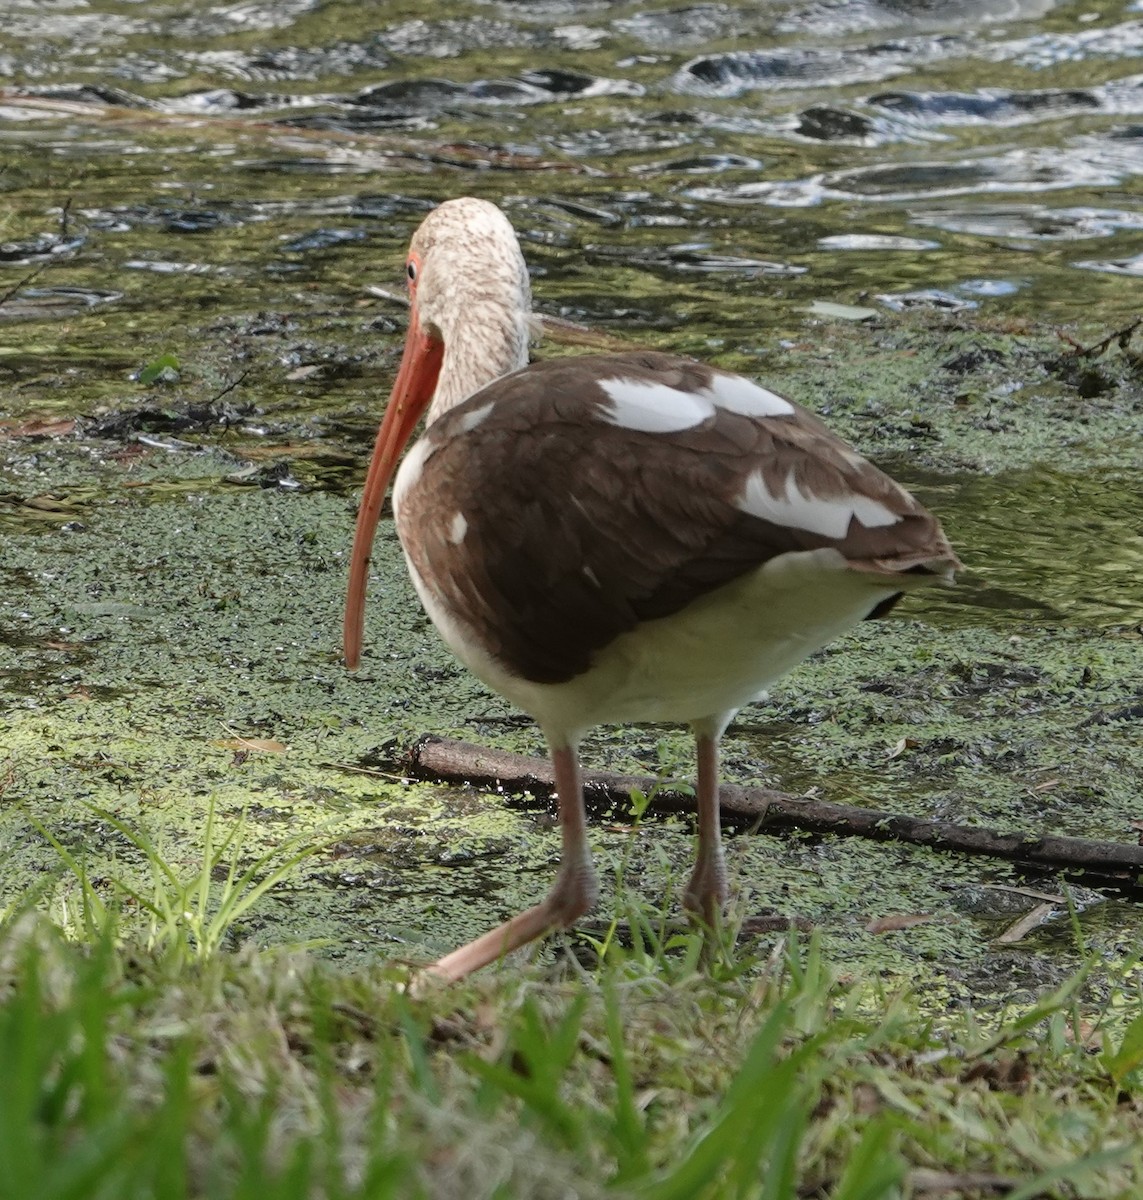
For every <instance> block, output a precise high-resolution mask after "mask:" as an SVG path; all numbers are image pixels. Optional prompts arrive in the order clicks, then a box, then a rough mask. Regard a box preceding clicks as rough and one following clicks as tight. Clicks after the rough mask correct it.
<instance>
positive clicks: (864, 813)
mask: <svg viewBox="0 0 1143 1200" xmlns="http://www.w3.org/2000/svg"><path fill="white" fill-rule="evenodd" d="M399 769H401V770H403V771H406V772H407V773H408V774H409V775H411V776H412V777H414V778H416V779H426V780H432V781H435V782H440V783H470V784H473V785H474V786H476V787H482V788H487V789H489V790H493V791H505V792H516V793H520V792H524V793H528V794H530V795H533V796H538V797H540V798H542V799H544V800H548V799H550V798H551V795H552V792H553V790H554V778H553V775H552V768H551V764H550V763H549V762H548V761H547V760H546V759H539V758H530V757H529V756H528V755H526V754H512V753H509V752H508V751H505V750H489V749H487V748H486V747H483V746H474V745H472V744H471V743H469V742H461V741H457V740H456V739H454V738H438V737H432V736H429V737H423V738H421V739H420V740H419V741H418V742H417V743H416V744H415V745H414V746H413V747H412V748H411V749H410V750H409V751H408V754H407V756H406V758H405V759H403V760H402V762H401V763H400V766H399ZM583 782H584V797H585V800H586V802H587V804H588V805H589V806H590V807H592V808H595V809H601V808H604V809H606V808H611V807H613V806H615V805H617V804H619V805H626V804H627V802H628V798H629V796H630V793H631V790H632V789H633V788H638V789H639V790H640V791H643V792H649V791H651V790H652V789H657V790H656V791H655V808H656V809H658V810H659V811H665V812H686V813H690V812H694V807H695V802H694V797H693V796H690V795H687V794H686V793H684V792H679V791H675V790H672V789H671V788H670V787H669V786H668V787H663V786H661V783H660V781H659V780H656V779H653V778H651V777H643V776H635V775H618V774H615V773H613V772H609V771H601V772H591V773H587V774H585V775H584V780H583ZM719 799H720V803H721V808H722V817H723V820H724V821H730V822H733V823H735V824H740V825H741V824H752V825H755V826H757V827H758V828H760V829H765V830H766V831H770V830H774V829H787V828H793V829H805V830H810V831H812V832H814V833H834V834H842V835H848V836H851V837H864V838H872V839H873V840H874V841H879V842H890V841H899V842H910V843H912V844H913V845H918V846H931V847H932V848H933V849H935V850H951V851H955V852H957V853H960V854H980V855H986V856H988V857H991V858H1004V859H1009V860H1011V861H1014V862H1019V863H1023V864H1026V865H1028V866H1033V867H1037V868H1040V869H1041V870H1048V871H1076V870H1084V871H1090V872H1093V873H1094V874H1096V875H1099V876H1100V877H1102V878H1104V879H1107V880H1108V881H1110V882H1112V883H1114V884H1115V885H1116V886H1118V887H1124V888H1134V887H1136V886H1139V885H1140V879H1139V873H1140V872H1141V871H1143V846H1138V845H1129V844H1127V843H1124V842H1102V841H1095V840H1092V839H1090V838H1076V837H1057V836H1054V835H1050V834H1048V835H1044V836H1042V837H1034V836H1031V835H1029V834H1024V833H1000V832H999V831H997V830H994V829H984V828H978V827H976V826H968V825H956V824H954V823H953V822H952V821H926V820H923V819H920V818H917V817H907V816H903V815H901V814H899V813H890V812H884V811H878V810H877V809H869V808H857V807H855V806H854V805H851V804H833V803H830V802H828V801H825V800H811V799H806V798H803V797H798V796H790V795H787V794H786V793H785V792H775V791H771V790H770V789H768V788H757V787H740V786H739V785H737V784H732V783H724V784H723V785H722V788H721V791H720V795H719Z"/></svg>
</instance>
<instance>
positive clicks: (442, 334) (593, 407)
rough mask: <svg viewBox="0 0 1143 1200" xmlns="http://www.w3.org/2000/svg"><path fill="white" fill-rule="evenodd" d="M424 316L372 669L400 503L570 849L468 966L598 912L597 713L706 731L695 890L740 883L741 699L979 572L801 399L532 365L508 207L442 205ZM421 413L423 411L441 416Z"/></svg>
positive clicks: (360, 618) (351, 653)
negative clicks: (733, 744)
mask: <svg viewBox="0 0 1143 1200" xmlns="http://www.w3.org/2000/svg"><path fill="white" fill-rule="evenodd" d="M406 274H407V277H408V288H409V298H410V318H409V329H408V334H407V337H406V339H405V348H404V354H403V357H402V359H401V364H400V368H399V370H398V372H397V379H396V382H395V384H394V386H393V392H392V395H391V396H390V399H389V404H388V407H387V408H386V410H385V415H384V419H383V420H382V422H381V427H380V430H379V432H378V434H377V441H376V445H375V447H374V450H373V458H372V461H371V462H370V465H369V472H368V476H367V478H366V482H365V490H364V493H363V496H362V501H361V507H360V511H359V514H358V518H357V530H356V535H355V538H354V543H353V553H352V560H351V566H350V577H349V591H348V597H347V601H346V608H345V660H346V663H347V665H348V666H349V667H350V668H354V667H356V665H357V663H358V661H359V658H360V655H361V644H362V630H363V625H364V604H365V585H366V576H367V573H368V567H369V556H370V552H371V548H372V545H373V537H374V532H375V530H376V526H377V520H378V516H379V514H380V511H381V505H382V502H383V500H384V497H385V493H386V490H387V488H388V485H389V481H390V479H391V477H392V475H393V472H394V468H395V467H396V465H397V462H398V460H399V459H400V457H401V453H402V450H403V449H404V447H405V445H406V443H407V442H408V441H409V438H410V437H411V435H412V433H413V430H414V429H415V427H416V426H417V423H418V422H419V421H420V419H421V417H422V415H425V416H426V422H425V431H424V434H423V435H422V437H421V438H420V440H419V441H417V442H416V444H415V445H414V446H413V448H412V449H411V450H410V451H409V453H408V454H407V455H406V456H405V458H404V461H403V462H402V463H401V466H400V470H398V471H397V476H396V483H395V486H394V489H393V512H394V516H395V519H396V526H397V534H398V537H399V538H400V541H401V545H402V547H403V549H404V552H405V559H406V561H407V563H408V567H409V573H410V575H411V576H412V580H413V585H414V587H415V588H416V590H417V593H418V595H419V596H420V599H421V603H422V604H423V605H424V607H425V610H426V611H427V612H428V614H429V616H430V617H431V618H432V621H433V623H434V624H435V625H436V627H437V629H438V631H439V632H440V635H441V637H442V638H443V639H444V640H445V642H446V643H447V644H448V646H449V647H450V648H451V649H452V651H453V653H454V654H456V656H457V657H458V658H459V659H460V660H461V662H463V663H464V664H465V666H467V667H468V669H469V670H470V671H472V672H473V673H474V674H475V675H476V676H477V677H478V678H480V679H481V680H483V681H484V683H486V684H487V685H488V686H489V687H490V688H492V689H493V690H494V691H496V692H499V693H500V694H501V695H502V696H504V697H506V698H507V699H508V700H510V701H511V702H512V703H513V704H514V705H516V706H518V707H519V708H521V709H523V711H524V712H526V713H528V714H530V715H531V716H532V717H533V718H534V719H535V720H536V721H537V722H538V724H539V725H540V728H541V729H542V730H543V733H544V736H545V738H546V739H547V743H548V746H549V748H550V750H551V755H552V760H553V765H554V769H555V775H556V784H557V792H558V797H559V822H560V829H561V834H562V858H561V865H560V869H559V874H558V876H557V878H556V881H555V884H554V886H553V888H552V890H551V892H550V893H549V895H548V896H547V898H546V899H544V900H542V901H541V902H540V903H539V904H537V905H535V906H534V907H532V908H529V909H527V910H526V911H524V912H522V913H520V914H519V915H517V916H514V917H512V919H511V920H509V921H506V922H505V923H504V924H503V925H500V926H498V927H497V928H496V929H493V930H492V931H491V932H489V933H486V934H484V935H483V936H482V937H478V938H477V939H476V940H475V941H472V942H470V943H469V944H467V945H465V946H462V947H461V948H460V949H458V950H454V951H453V952H452V953H450V954H446V955H445V956H444V957H443V958H441V959H440V960H439V961H437V962H436V963H434V964H433V965H432V967H431V968H430V970H431V971H432V972H433V973H435V974H436V975H439V976H442V977H444V978H446V979H450V980H452V979H459V978H461V977H462V976H465V975H467V974H468V973H469V972H471V971H475V970H477V969H479V968H480V967H483V966H485V965H486V964H488V963H490V962H494V961H495V960H497V959H498V958H500V957H501V956H502V955H504V954H507V953H508V952H509V951H512V950H514V949H516V948H517V947H519V946H522V945H524V944H525V943H526V942H529V941H531V940H532V939H534V938H537V937H540V936H541V935H543V934H545V933H547V932H549V931H551V930H553V929H557V928H560V927H565V926H568V925H571V924H573V923H574V922H575V921H576V920H577V918H579V917H580V916H582V915H583V914H584V913H586V912H587V911H588V910H589V909H590V908H591V907H592V905H593V904H594V903H595V900H596V896H597V891H598V888H597V883H596V877H595V872H594V869H593V866H592V859H591V851H590V849H589V846H588V841H587V832H586V821H585V817H584V806H583V794H582V783H581V776H580V768H579V762H578V756H577V748H578V745H579V742H580V739H581V738H582V737H583V735H584V733H585V732H586V731H587V730H589V729H591V728H592V727H593V726H595V725H599V724H604V723H615V722H628V721H677V722H686V723H688V724H689V725H690V727H691V728H692V730H693V731H694V735H695V740H696V751H697V787H696V796H697V808H698V849H697V861H696V864H695V867H694V871H693V873H692V874H691V876H690V881H689V883H688V884H687V887H686V890H685V893H684V897H683V899H684V904H685V906H686V907H687V909H689V910H690V911H691V912H693V913H694V914H696V915H697V916H698V917H699V918H701V919H702V920H705V921H707V922H713V921H714V920H715V919H716V917H717V916H718V914H719V913H720V911H721V909H722V906H723V904H724V902H725V900H726V897H727V878H726V868H725V864H724V858H723V850H722V845H721V839H720V829H719V814H718V777H719V767H718V744H719V739H720V737H721V735H722V733H723V730H725V728H726V726H727V724H728V723H729V722H730V720H731V719H732V718H733V717H734V715H735V713H736V712H737V711H738V710H739V709H740V708H741V707H742V706H743V705H744V704H748V703H749V702H750V701H752V700H754V699H757V698H758V697H759V696H760V695H763V694H764V692H765V689H766V688H767V687H768V686H769V685H770V684H771V683H773V681H774V680H776V679H777V678H778V677H779V676H781V675H782V674H784V673H785V672H787V671H789V670H790V669H791V668H792V667H794V666H795V665H796V664H797V663H799V662H801V661H802V660H803V659H804V658H806V657H807V656H808V655H810V654H812V653H813V652H814V651H815V650H818V649H819V648H820V647H822V646H824V645H825V644H826V643H827V642H829V641H830V640H831V639H832V638H834V637H836V636H837V635H838V634H840V633H842V632H843V631H845V630H847V629H849V628H850V627H851V626H853V625H854V624H856V623H857V622H858V621H861V620H862V619H864V618H866V617H871V616H880V615H881V614H883V613H884V612H886V611H887V610H888V609H889V608H890V607H892V605H893V604H894V603H895V602H896V601H897V600H898V599H899V598H900V596H901V595H902V593H904V592H906V591H909V590H911V589H913V588H915V587H919V586H922V585H925V584H930V583H934V582H944V583H949V582H951V581H952V578H953V573H954V571H955V569H956V568H957V567H958V566H959V565H960V564H959V563H958V561H957V557H956V555H955V553H954V552H953V550H952V547H951V546H950V545H949V542H948V540H947V539H946V538H945V535H944V533H943V532H942V530H941V527H940V525H939V524H938V522H937V520H936V519H935V518H934V517H933V516H932V515H931V514H930V513H929V512H927V511H926V510H925V509H924V508H923V507H922V506H921V505H920V504H919V503H918V502H917V500H915V499H914V498H913V497H912V496H911V495H910V494H909V493H908V492H907V491H906V490H905V489H904V488H902V487H901V486H899V485H898V484H897V483H895V482H894V481H893V480H892V479H890V478H889V477H888V476H887V475H885V474H884V473H882V472H881V471H879V470H878V469H877V468H876V467H874V466H873V465H872V464H871V463H869V462H868V461H866V460H865V459H864V458H862V457H861V455H859V454H857V453H856V452H855V451H854V450H853V449H851V448H850V447H849V446H848V445H847V444H846V443H845V442H843V441H842V440H841V439H840V438H838V437H836V436H835V435H834V434H832V433H831V432H830V431H829V429H827V428H826V426H825V425H824V424H823V423H822V422H821V421H820V420H818V419H817V417H815V416H813V415H812V414H810V413H809V412H807V411H806V410H805V409H803V408H801V407H799V406H798V405H797V404H795V403H793V402H792V401H790V400H786V399H784V398H783V397H782V396H779V395H777V394H776V393H774V392H771V391H769V390H767V389H766V388H764V387H760V386H759V385H758V384H756V383H752V382H751V381H750V380H748V379H745V378H743V377H741V376H738V375H733V374H730V373H728V372H726V371H721V370H718V369H717V368H715V367H709V366H705V365H703V364H702V363H699V362H694V361H692V360H691V359H689V358H681V357H677V356H674V355H670V354H662V353H658V352H655V351H650V350H646V351H632V352H630V353H619V354H599V355H588V356H585V357H571V358H564V359H556V360H551V361H545V362H540V363H536V364H534V365H532V366H528V365H527V363H528V333H529V316H530V311H531V296H530V289H529V282H528V271H527V267H526V266H525V263H524V258H523V255H522V254H521V251H520V245H519V242H518V241H517V238H516V234H515V231H514V230H513V228H512V226H511V224H510V223H509V221H508V219H507V218H506V217H505V216H504V214H503V213H502V212H501V211H500V209H499V208H497V207H496V206H495V205H494V204H490V203H488V202H486V201H484V200H476V199H472V198H464V199H458V200H450V201H448V202H447V203H445V204H442V205H440V207H438V208H436V209H434V210H433V211H432V212H431V213H430V214H429V215H428V216H427V217H426V218H425V220H424V221H423V222H422V224H421V225H420V227H419V228H418V229H417V231H416V233H415V234H414V236H413V240H412V242H411V244H410V247H409V254H408V259H407V261H406ZM426 410H427V412H426Z"/></svg>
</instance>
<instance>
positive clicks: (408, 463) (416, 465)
mask: <svg viewBox="0 0 1143 1200" xmlns="http://www.w3.org/2000/svg"><path fill="white" fill-rule="evenodd" d="M434 450H436V446H435V445H434V444H433V442H432V441H431V440H430V439H429V438H427V437H423V438H421V439H420V441H418V442H416V443H414V445H413V448H412V449H411V450H410V451H409V453H408V454H406V455H405V457H404V458H403V459H402V460H401V465H400V466H399V467H398V468H397V478H396V479H395V480H394V481H393V515H394V516H395V517H396V516H397V515H398V514H399V513H400V511H401V501H402V499H404V496H405V493H406V492H407V491H408V490H409V489H410V488H411V487H413V486H414V485H415V484H416V482H417V480H418V479H420V477H421V471H423V470H424V467H425V462H426V461H427V459H428V457H429V455H431V454H432V453H433V451H434Z"/></svg>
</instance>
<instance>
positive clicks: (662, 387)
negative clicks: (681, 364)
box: [465, 372, 794, 433]
mask: <svg viewBox="0 0 1143 1200" xmlns="http://www.w3.org/2000/svg"><path fill="white" fill-rule="evenodd" d="M599 386H600V387H601V388H602V389H603V390H604V391H605V392H606V393H607V395H608V396H609V397H610V399H611V403H612V406H613V407H612V408H611V410H610V411H609V412H604V413H603V419H604V420H605V421H609V422H610V423H611V424H612V425H621V426H622V427H623V428H624V429H636V430H638V431H639V432H640V433H681V432H682V431H683V430H684V429H694V427H695V426H696V425H701V424H702V423H703V422H704V421H707V420H709V419H710V418H711V417H713V416H714V412H715V408H716V407H717V408H721V409H723V410H725V411H726V412H733V413H738V414H739V415H740V416H743V417H788V416H790V415H792V413H793V411H794V406H793V405H792V404H791V403H790V402H789V400H783V399H782V397H781V396H779V395H776V394H775V393H774V392H769V391H767V390H766V389H765V388H764V387H759V386H758V384H756V383H751V382H750V380H749V379H743V377H742V376H741V375H727V374H722V373H718V372H716V373H715V374H713V375H712V376H711V381H710V386H709V387H705V388H703V389H702V390H701V391H697V392H684V391H682V390H680V389H679V388H673V387H668V385H667V384H665V383H651V382H649V381H647V380H642V379H601V380H600V381H599ZM480 413H481V417H480V419H481V420H483V417H484V415H485V414H484V410H483V409H482V410H480ZM476 415H477V414H476V413H473V414H472V416H474V417H475V416H476ZM465 419H466V420H467V419H468V418H465Z"/></svg>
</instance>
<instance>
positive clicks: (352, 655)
mask: <svg viewBox="0 0 1143 1200" xmlns="http://www.w3.org/2000/svg"><path fill="white" fill-rule="evenodd" d="M443 356H444V343H443V342H441V341H440V340H439V339H437V338H433V337H430V336H428V335H427V334H425V333H423V332H422V331H421V327H420V324H419V323H418V321H417V315H416V310H414V312H413V316H412V320H411V323H410V325H409V332H408V335H407V336H406V338H405V351H404V353H403V354H402V356H401V366H400V368H399V369H398V371H397V379H396V382H395V383H394V384H393V391H392V393H391V394H390V396H389V403H388V405H387V406H386V409H385V416H384V418H383V419H382V421H381V428H380V429H378V431H377V441H376V442H375V443H374V446H373V457H372V459H371V460H370V462H369V472H368V474H367V475H366V476H365V488H364V490H363V491H362V493H361V507H360V508H359V509H358V510H357V529H356V531H355V532H354V535H353V553H352V555H351V556H350V560H349V589H348V592H347V594H346V597H345V631H344V635H343V636H344V640H343V646H344V652H345V665H346V666H347V667H349V669H350V670H353V669H354V668H356V666H357V664H358V662H359V661H360V659H361V643H362V634H363V632H364V628H365V586H366V582H367V580H368V576H369V556H370V553H371V552H372V550H373V536H374V534H375V533H376V532H377V522H378V520H379V519H380V516H381V506H382V504H383V503H384V502H385V493H386V492H387V491H388V489H389V481H390V479H392V477H393V472H394V470H395V469H396V466H397V460H398V459H399V458H400V457H401V451H402V450H404V448H405V444H406V443H407V442H408V440H409V438H410V437H412V434H413V430H414V429H415V428H416V426H417V422H418V421H419V420H420V419H421V414H422V413H423V412H424V411H425V409H426V408H427V407H428V405H429V401H430V400H431V399H432V398H433V392H435V391H436V387H437V377H438V376H439V375H440V369H441V359H442V357H443Z"/></svg>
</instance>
